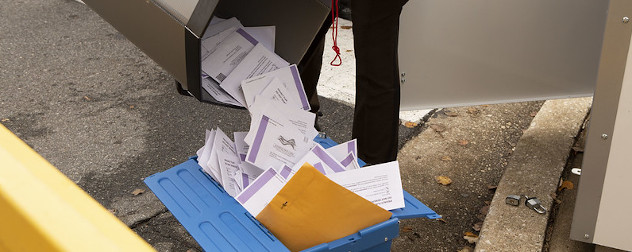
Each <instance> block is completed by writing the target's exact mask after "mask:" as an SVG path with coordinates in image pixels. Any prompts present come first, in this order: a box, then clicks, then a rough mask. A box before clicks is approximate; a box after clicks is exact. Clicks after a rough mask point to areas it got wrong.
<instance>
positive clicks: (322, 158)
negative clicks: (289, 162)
mask: <svg viewBox="0 0 632 252" xmlns="http://www.w3.org/2000/svg"><path fill="white" fill-rule="evenodd" d="M305 163H308V164H311V165H312V166H314V168H316V169H317V170H320V171H321V172H322V173H323V174H325V175H327V174H332V173H337V172H344V171H345V168H344V167H343V166H342V164H340V163H339V162H338V161H336V160H335V159H334V158H333V157H332V156H331V155H329V153H327V152H326V151H325V149H323V147H322V146H320V145H319V144H317V145H315V146H314V147H313V148H312V149H311V150H310V151H309V152H308V153H307V154H305V156H303V157H302V158H301V159H300V160H299V161H298V162H296V164H295V165H294V166H293V167H292V170H294V171H298V169H300V168H301V166H303V164H305ZM317 166H318V167H317Z"/></svg>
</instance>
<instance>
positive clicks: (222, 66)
mask: <svg viewBox="0 0 632 252" xmlns="http://www.w3.org/2000/svg"><path fill="white" fill-rule="evenodd" d="M257 43H258V42H257V40H256V39H255V38H253V37H252V36H250V34H248V33H247V32H246V31H244V30H243V29H241V28H239V29H237V30H236V31H235V32H233V33H231V34H230V35H229V36H228V37H226V38H225V39H224V40H222V42H221V43H220V44H219V45H218V46H217V48H216V49H215V51H213V52H212V53H211V54H210V55H209V56H208V57H206V59H204V60H203V61H202V70H203V71H204V72H205V73H207V74H208V75H209V76H210V77H211V78H213V79H214V80H215V81H217V82H218V83H220V85H221V83H222V81H224V79H226V77H227V76H228V75H229V74H230V73H231V72H232V71H233V69H235V68H236V67H237V65H239V63H240V62H241V61H242V60H243V59H244V57H246V55H248V53H249V52H250V50H252V48H254V47H255V45H257Z"/></svg>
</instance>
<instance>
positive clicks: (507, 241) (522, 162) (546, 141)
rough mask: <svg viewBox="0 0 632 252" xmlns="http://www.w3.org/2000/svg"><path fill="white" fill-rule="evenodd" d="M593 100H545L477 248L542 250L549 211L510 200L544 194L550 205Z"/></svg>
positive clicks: (508, 171) (522, 141) (512, 163)
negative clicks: (509, 197)
mask: <svg viewBox="0 0 632 252" xmlns="http://www.w3.org/2000/svg"><path fill="white" fill-rule="evenodd" d="M591 103H592V99H591V98H579V99H563V100H550V101H547V102H545V103H544V105H543V106H542V108H541V109H540V111H539V112H538V114H537V115H536V117H535V118H534V119H533V121H532V123H531V125H530V127H529V128H528V129H527V130H526V131H525V132H524V134H523V135H522V137H521V138H520V141H519V142H518V144H517V146H516V149H515V152H514V155H513V157H512V158H511V160H510V161H509V164H508V165H507V167H506V169H505V172H504V173H503V176H502V179H501V181H500V183H499V185H498V188H497V189H496V193H495V194H494V198H493V200H492V203H491V205H490V209H489V213H488V214H487V217H486V218H485V222H484V224H483V227H482V229H481V232H480V238H479V241H478V243H477V245H476V249H475V251H479V252H485V251H541V250H542V245H543V241H544V238H545V232H546V226H547V222H548V217H549V212H548V211H547V212H546V213H545V214H538V213H536V212H535V211H533V210H531V209H528V208H527V207H526V206H525V205H524V202H525V200H524V199H522V200H521V201H520V203H521V204H520V206H518V207H515V206H510V205H507V204H505V197H507V195H510V194H516V195H521V194H524V195H528V196H531V197H538V199H540V200H541V201H542V205H543V206H544V207H545V208H547V209H550V208H551V205H552V202H553V199H552V197H551V193H554V192H555V191H556V189H557V187H558V184H559V179H560V175H561V172H562V171H563V169H564V166H565V164H566V161H567V159H568V156H569V153H570V149H571V148H572V146H573V143H574V141H575V137H576V135H577V133H578V132H579V130H580V127H581V125H582V123H583V122H584V118H585V117H586V114H587V113H588V111H589V108H590V106H591Z"/></svg>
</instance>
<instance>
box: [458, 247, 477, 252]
mask: <svg viewBox="0 0 632 252" xmlns="http://www.w3.org/2000/svg"><path fill="white" fill-rule="evenodd" d="M457 252H474V249H473V248H472V247H470V246H465V247H463V248H462V249H461V250H459V251H457Z"/></svg>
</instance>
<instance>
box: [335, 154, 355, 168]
mask: <svg viewBox="0 0 632 252" xmlns="http://www.w3.org/2000/svg"><path fill="white" fill-rule="evenodd" d="M340 164H341V165H342V166H344V167H345V170H353V169H360V164H358V158H356V156H355V154H353V153H349V155H348V156H347V157H346V158H344V159H342V160H340Z"/></svg>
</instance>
